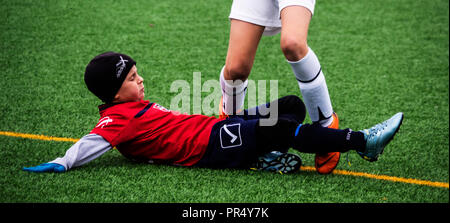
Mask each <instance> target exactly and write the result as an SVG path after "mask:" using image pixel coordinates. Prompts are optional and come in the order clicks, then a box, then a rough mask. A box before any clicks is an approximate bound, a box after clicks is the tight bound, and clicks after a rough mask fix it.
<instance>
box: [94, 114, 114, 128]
mask: <svg viewBox="0 0 450 223" xmlns="http://www.w3.org/2000/svg"><path fill="white" fill-rule="evenodd" d="M110 122H113V120H112V119H111V118H110V117H109V116H105V117H103V118H102V119H100V121H98V124H97V125H96V126H95V128H98V127H101V128H103V127H104V126H106V125H108V124H109V123H110Z"/></svg>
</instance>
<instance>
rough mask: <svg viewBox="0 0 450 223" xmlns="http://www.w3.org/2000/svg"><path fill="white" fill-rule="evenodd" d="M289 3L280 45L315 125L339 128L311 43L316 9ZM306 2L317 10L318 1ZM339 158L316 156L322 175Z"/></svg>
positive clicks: (336, 155) (283, 16)
mask: <svg viewBox="0 0 450 223" xmlns="http://www.w3.org/2000/svg"><path fill="white" fill-rule="evenodd" d="M285 2H287V1H281V0H280V10H281V11H280V17H281V23H282V28H281V41H280V46H281V49H282V51H283V53H284V55H285V57H286V59H287V60H288V63H289V64H290V65H291V67H292V70H293V72H294V74H295V78H296V79H297V82H298V85H299V87H300V91H301V94H302V96H303V100H304V102H305V105H306V108H307V110H308V113H309V116H310V118H311V120H312V121H313V122H315V123H320V125H322V126H324V127H330V128H338V125H339V124H338V123H339V122H338V119H337V116H336V114H335V113H334V112H333V108H332V106H331V100H330V96H329V93H328V87H327V84H326V82H325V76H324V74H323V72H322V68H321V66H320V63H319V60H318V58H317V56H316V54H315V53H314V51H312V50H311V49H310V48H309V47H308V44H307V36H308V28H309V23H310V20H311V16H312V11H313V9H311V7H310V8H307V7H303V6H299V5H290V6H286V5H282V4H284V3H285ZM299 2H302V1H299ZM303 2H311V4H312V7H314V1H303ZM286 4H287V3H286ZM339 158H340V153H338V152H336V153H318V154H317V155H316V157H315V164H316V165H315V166H316V170H317V171H318V172H319V173H322V174H328V173H331V172H332V171H333V170H334V169H335V168H336V166H337V164H338V162H339Z"/></svg>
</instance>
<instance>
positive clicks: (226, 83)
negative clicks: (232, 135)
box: [220, 66, 248, 115]
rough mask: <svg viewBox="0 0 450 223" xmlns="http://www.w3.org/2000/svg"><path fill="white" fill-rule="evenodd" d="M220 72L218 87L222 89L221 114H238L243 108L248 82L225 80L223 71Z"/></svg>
mask: <svg viewBox="0 0 450 223" xmlns="http://www.w3.org/2000/svg"><path fill="white" fill-rule="evenodd" d="M224 69H225V66H224V67H223V68H222V71H221V72H220V86H221V87H222V96H223V104H222V105H220V106H223V112H224V113H225V114H227V115H232V114H238V113H240V112H242V109H243V107H244V100H245V94H246V92H247V85H248V80H245V81H244V82H243V81H242V80H234V81H233V80H225V78H224V76H223V71H224Z"/></svg>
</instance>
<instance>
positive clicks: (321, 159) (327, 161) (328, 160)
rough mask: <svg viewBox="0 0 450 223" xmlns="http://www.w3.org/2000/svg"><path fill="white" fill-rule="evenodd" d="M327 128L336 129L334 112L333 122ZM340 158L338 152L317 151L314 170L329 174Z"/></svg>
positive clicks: (337, 121)
mask: <svg viewBox="0 0 450 223" xmlns="http://www.w3.org/2000/svg"><path fill="white" fill-rule="evenodd" d="M328 128H332V129H338V128H339V119H338V116H337V114H336V113H334V112H333V122H332V123H331V124H330V125H329V126H328ZM340 158H341V153H340V152H331V153H317V154H316V157H315V159H314V161H315V167H316V171H317V172H318V173H320V174H330V173H331V172H333V170H334V169H335V168H336V166H337V165H338V163H339V159H340Z"/></svg>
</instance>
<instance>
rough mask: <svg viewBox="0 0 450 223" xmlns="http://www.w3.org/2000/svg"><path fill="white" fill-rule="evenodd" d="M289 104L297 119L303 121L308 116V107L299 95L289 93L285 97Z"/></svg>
mask: <svg viewBox="0 0 450 223" xmlns="http://www.w3.org/2000/svg"><path fill="white" fill-rule="evenodd" d="M284 98H285V100H286V101H288V104H289V105H290V107H291V108H290V110H291V111H292V113H294V114H295V115H296V117H297V121H298V122H300V123H303V121H304V120H305V118H306V107H305V103H304V102H303V100H302V99H300V98H299V97H298V96H297V95H288V96H285V97H284Z"/></svg>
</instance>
